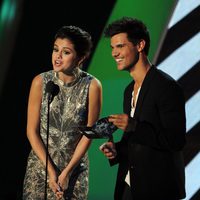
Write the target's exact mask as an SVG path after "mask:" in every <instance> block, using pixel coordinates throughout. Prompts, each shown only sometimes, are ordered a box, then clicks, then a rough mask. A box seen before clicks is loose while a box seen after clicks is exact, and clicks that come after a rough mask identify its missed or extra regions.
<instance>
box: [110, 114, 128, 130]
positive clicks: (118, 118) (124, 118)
mask: <svg viewBox="0 0 200 200" xmlns="http://www.w3.org/2000/svg"><path fill="white" fill-rule="evenodd" d="M108 120H109V122H112V123H113V124H114V125H115V126H117V127H118V128H119V129H121V130H123V131H126V129H127V127H128V122H129V117H128V115H127V114H116V115H110V116H109V117H108Z"/></svg>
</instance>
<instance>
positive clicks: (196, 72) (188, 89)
mask: <svg viewBox="0 0 200 200" xmlns="http://www.w3.org/2000/svg"><path fill="white" fill-rule="evenodd" d="M180 67H181V66H180ZM199 79H200V61H199V62H198V63H197V64H196V65H195V66H193V67H191V68H190V70H189V71H188V72H187V73H186V74H184V75H183V76H182V77H181V78H180V79H179V80H178V82H179V84H180V85H181V86H182V88H183V89H184V94H185V99H186V101H187V100H188V99H189V98H191V97H192V96H193V95H194V94H195V93H196V92H197V91H198V90H200V86H199Z"/></svg>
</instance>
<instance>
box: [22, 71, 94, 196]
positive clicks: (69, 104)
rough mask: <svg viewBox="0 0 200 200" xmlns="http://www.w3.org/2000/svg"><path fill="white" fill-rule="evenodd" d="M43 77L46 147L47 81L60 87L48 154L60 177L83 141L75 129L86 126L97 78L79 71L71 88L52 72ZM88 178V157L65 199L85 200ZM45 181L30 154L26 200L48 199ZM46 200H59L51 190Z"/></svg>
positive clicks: (42, 132)
mask: <svg viewBox="0 0 200 200" xmlns="http://www.w3.org/2000/svg"><path fill="white" fill-rule="evenodd" d="M41 76H42V77H43V97H42V105H41V111H40V117H41V119H40V135H41V138H42V140H43V142H44V143H45V144H46V143H47V141H46V138H47V137H46V136H47V116H48V101H47V93H46V90H45V87H46V84H47V82H48V81H53V82H54V83H55V84H57V85H58V86H59V93H58V94H57V95H56V96H55V97H54V98H53V101H52V102H51V104H50V106H49V107H50V109H49V139H48V152H49V155H50V157H51V159H52V161H53V163H54V164H55V167H56V169H57V172H58V174H59V173H60V172H61V171H62V170H63V169H64V168H65V167H66V166H67V164H68V163H69V162H70V160H71V158H72V155H73V153H74V151H75V148H76V146H77V144H78V142H79V140H80V138H81V134H80V133H78V132H77V131H76V127H78V126H84V125H87V116H88V94H89V85H90V83H91V80H92V79H93V78H94V77H93V76H92V75H90V74H88V73H87V72H84V71H82V70H80V69H79V76H78V78H77V79H76V80H75V81H74V82H72V83H69V84H65V83H64V82H62V81H61V80H60V79H59V78H58V76H57V73H56V72H54V71H53V70H50V71H48V72H44V73H41ZM88 176H89V160H88V154H87V153H86V154H85V155H84V157H83V158H82V159H81V161H80V163H79V165H78V166H77V167H76V168H75V169H74V170H73V172H72V174H71V176H70V180H69V187H68V189H67V190H66V191H65V195H64V196H65V197H64V198H63V199H67V200H86V199H87V194H88V187H89V183H88ZM45 177H46V173H45V166H44V165H43V163H42V162H41V161H40V160H39V158H38V157H37V155H36V154H35V153H34V152H33V150H31V152H30V154H29V156H28V160H27V167H26V173H25V178H24V187H23V199H24V200H44V199H45V197H44V195H45ZM47 179H48V178H47ZM47 182H48V180H47ZM47 199H48V200H56V196H55V194H54V193H53V191H52V190H51V189H50V188H49V187H48V186H47Z"/></svg>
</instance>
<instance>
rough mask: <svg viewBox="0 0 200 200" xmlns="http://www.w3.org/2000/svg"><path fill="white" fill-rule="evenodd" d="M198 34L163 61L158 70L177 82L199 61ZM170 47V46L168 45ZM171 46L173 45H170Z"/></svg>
mask: <svg viewBox="0 0 200 200" xmlns="http://www.w3.org/2000/svg"><path fill="white" fill-rule="evenodd" d="M199 41H200V33H197V34H196V35H195V36H194V37H192V38H191V39H190V40H188V41H187V42H186V43H184V44H183V45H182V46H181V47H180V48H178V49H177V50H176V51H174V52H173V53H172V54H170V55H169V56H168V57H167V58H166V59H165V60H163V61H162V62H161V63H160V64H159V65H158V68H160V69H161V70H163V71H165V72H166V73H168V74H170V75H171V76H172V77H173V78H174V79H176V80H178V79H179V78H180V77H181V76H183V75H184V74H185V73H186V72H187V71H188V70H189V69H190V68H191V67H192V66H194V65H195V64H196V63H197V62H198V61H199V60H200V56H199V55H200V43H199ZM169 45H170V44H169ZM172 45H173V44H172Z"/></svg>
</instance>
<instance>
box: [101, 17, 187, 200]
mask: <svg viewBox="0 0 200 200" xmlns="http://www.w3.org/2000/svg"><path fill="white" fill-rule="evenodd" d="M104 33H105V36H106V37H110V38H111V48H112V56H113V58H114V59H115V61H116V63H117V68H118V70H120V71H122V70H126V71H128V72H129V74H130V76H131V77H132V78H133V81H132V82H131V83H130V84H129V85H128V86H127V87H126V89H125V92H124V105H123V107H124V114H115V115H111V116H110V118H109V121H110V122H113V124H114V125H116V126H117V127H118V128H120V129H122V130H123V131H124V134H123V137H122V139H121V140H120V141H119V142H117V143H114V141H109V142H107V143H105V144H103V145H102V146H101V147H100V150H101V151H102V152H103V153H104V154H105V155H106V156H107V158H108V159H109V162H110V165H111V166H112V165H115V164H119V167H118V173H117V181H116V186H115V195H114V199H115V200H122V199H123V200H130V199H133V200H149V199H153V200H179V199H182V198H184V197H185V172H184V161H183V155H182V149H183V147H184V145H185V133H186V119H185V99H184V95H183V92H182V89H181V88H180V86H179V85H178V83H177V82H176V81H175V80H174V79H173V78H172V77H170V76H169V75H167V74H166V73H164V72H162V71H161V70H159V69H157V68H156V67H155V66H154V65H152V64H151V63H150V61H149V59H148V57H147V56H148V51H149V47H150V36H149V32H148V30H147V28H146V26H145V24H144V23H143V22H142V21H140V20H138V19H134V18H130V17H123V18H121V19H119V20H116V21H114V22H113V23H111V24H110V25H108V27H107V28H106V29H105V32H104ZM177 67H178V66H177Z"/></svg>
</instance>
